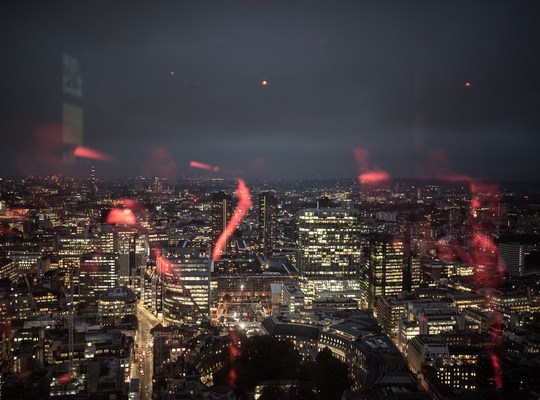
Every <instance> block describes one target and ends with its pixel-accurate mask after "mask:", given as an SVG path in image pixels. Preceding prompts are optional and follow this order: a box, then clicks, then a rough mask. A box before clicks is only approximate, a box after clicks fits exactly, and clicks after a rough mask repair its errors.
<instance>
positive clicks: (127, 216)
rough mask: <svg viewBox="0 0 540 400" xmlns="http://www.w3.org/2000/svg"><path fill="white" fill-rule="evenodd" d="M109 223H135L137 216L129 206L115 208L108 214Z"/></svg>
mask: <svg viewBox="0 0 540 400" xmlns="http://www.w3.org/2000/svg"><path fill="white" fill-rule="evenodd" d="M106 222H107V223H108V224H119V225H135V224H136V223H137V218H135V214H133V211H131V210H130V209H129V208H113V209H112V210H111V211H110V212H109V215H107V221H106Z"/></svg>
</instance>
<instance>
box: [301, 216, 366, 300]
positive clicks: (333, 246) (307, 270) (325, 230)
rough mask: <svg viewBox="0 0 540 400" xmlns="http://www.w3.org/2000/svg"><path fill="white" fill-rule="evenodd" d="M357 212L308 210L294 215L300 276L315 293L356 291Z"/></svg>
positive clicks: (360, 257) (357, 285) (358, 255)
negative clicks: (311, 286)
mask: <svg viewBox="0 0 540 400" xmlns="http://www.w3.org/2000/svg"><path fill="white" fill-rule="evenodd" d="M358 221H359V213H358V210H355V209H341V208H324V209H319V208H312V209H306V210H302V211H300V213H299V216H298V244H299V248H300V252H301V263H300V269H301V274H302V275H303V276H304V277H305V278H307V279H308V280H310V281H314V282H316V283H317V288H318V289H319V290H330V291H340V290H347V289H353V290H356V289H359V281H358V277H359V275H358V273H359V269H360V263H361V259H362V248H361V245H360V243H361V241H360V226H359V223H358Z"/></svg>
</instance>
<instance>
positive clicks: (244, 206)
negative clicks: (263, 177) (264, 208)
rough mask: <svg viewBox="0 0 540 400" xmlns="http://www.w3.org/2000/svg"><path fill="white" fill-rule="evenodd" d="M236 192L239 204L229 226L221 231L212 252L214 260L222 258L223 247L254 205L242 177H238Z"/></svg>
mask: <svg viewBox="0 0 540 400" xmlns="http://www.w3.org/2000/svg"><path fill="white" fill-rule="evenodd" d="M234 194H235V195H236V197H237V198H238V205H237V206H236V208H235V210H234V213H233V216H232V217H231V220H230V221H229V222H228V223H227V227H226V228H225V230H224V231H223V232H221V235H219V238H218V240H217V242H216V246H215V247H214V251H213V252H212V259H213V260H214V261H218V260H219V259H221V255H222V254H223V249H224V248H225V245H226V244H227V241H228V240H229V238H230V237H231V236H232V234H233V232H234V231H235V230H236V228H238V225H240V223H241V222H242V221H243V219H244V217H245V216H246V214H247V213H248V211H249V209H250V208H251V205H252V202H251V195H250V193H249V189H248V188H247V186H246V184H245V182H244V181H243V180H242V179H240V178H238V187H237V188H236V190H235V192H234Z"/></svg>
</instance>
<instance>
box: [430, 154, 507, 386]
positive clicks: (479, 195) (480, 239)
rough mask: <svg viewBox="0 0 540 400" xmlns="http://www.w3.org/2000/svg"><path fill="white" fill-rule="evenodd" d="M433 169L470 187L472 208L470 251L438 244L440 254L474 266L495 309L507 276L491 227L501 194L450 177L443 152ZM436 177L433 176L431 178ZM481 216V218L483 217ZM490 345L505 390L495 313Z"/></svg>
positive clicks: (498, 381)
mask: <svg viewBox="0 0 540 400" xmlns="http://www.w3.org/2000/svg"><path fill="white" fill-rule="evenodd" d="M429 161H430V164H431V165H430V169H431V171H432V172H433V173H434V174H435V175H437V174H439V173H440V174H441V175H442V176H441V175H438V176H436V177H439V178H441V177H442V178H443V180H445V181H447V182H453V183H459V182H463V183H465V184H468V185H469V189H470V193H471V200H470V205H469V216H470V217H469V224H470V226H471V228H472V235H471V242H470V246H469V249H468V250H465V249H464V248H463V247H461V246H459V245H456V244H450V243H443V242H438V243H437V252H438V254H439V257H440V258H441V259H443V260H452V259H455V258H456V257H457V258H460V259H461V260H462V261H464V262H466V263H468V264H470V265H472V266H474V269H475V274H474V279H475V282H476V284H477V285H478V286H482V287H485V288H486V289H487V291H488V292H487V293H486V296H487V306H488V307H489V308H491V309H493V308H494V307H495V304H494V303H493V296H491V292H492V291H493V290H494V289H495V288H497V287H498V286H499V285H500V282H501V279H502V277H503V276H504V272H505V267H504V265H503V264H501V263H499V261H498V247H497V244H496V243H495V242H494V240H493V238H492V237H491V234H490V231H489V228H488V227H489V226H490V224H491V226H496V224H499V221H498V220H497V218H498V216H499V215H500V212H501V204H500V191H499V188H498V186H497V185H495V184H492V183H486V182H481V181H478V180H475V179H473V178H471V177H469V176H466V175H454V174H450V173H448V171H449V168H448V160H447V158H446V155H445V154H444V153H442V152H441V151H438V150H437V151H432V152H430V154H429ZM432 176H433V175H432ZM481 215H482V217H481ZM491 319H492V321H491V322H492V323H491V327H490V329H491V331H490V332H491V333H490V337H491V343H490V346H489V348H488V351H489V354H490V359H491V364H492V366H493V371H494V383H495V387H496V388H498V389H500V388H502V386H503V381H502V373H501V363H500V357H499V353H500V351H501V350H502V317H501V315H500V313H498V312H494V313H493V314H492V316H491Z"/></svg>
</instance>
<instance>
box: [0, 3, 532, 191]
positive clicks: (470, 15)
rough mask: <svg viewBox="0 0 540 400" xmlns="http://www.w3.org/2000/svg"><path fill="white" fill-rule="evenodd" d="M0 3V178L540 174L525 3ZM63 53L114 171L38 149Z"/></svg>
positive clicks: (47, 128)
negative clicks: (73, 63)
mask: <svg viewBox="0 0 540 400" xmlns="http://www.w3.org/2000/svg"><path fill="white" fill-rule="evenodd" d="M11 3H12V4H11V5H8V6H4V7H3V10H2V15H1V16H0V21H1V24H0V32H1V36H0V37H1V38H0V41H1V42H2V49H3V52H2V53H3V56H2V61H1V62H0V87H1V92H2V107H1V110H0V121H1V124H0V129H1V134H2V139H3V144H2V146H1V149H0V168H1V170H0V176H4V177H8V176H23V175H25V174H28V173H54V172H64V173H66V174H70V173H75V174H81V173H82V172H81V171H84V173H86V171H87V170H89V167H88V166H89V165H92V164H95V165H96V171H97V174H98V176H102V177H115V176H120V177H123V176H135V175H140V174H144V175H148V176H151V175H158V176H166V177H175V176H176V177H182V176H195V175H205V176H212V175H216V176H242V177H245V178H254V177H263V178H317V177H323V178H326V177H352V176H356V175H357V174H358V172H359V166H358V165H357V161H356V160H355V157H354V149H355V148H363V149H366V150H367V152H368V154H369V164H370V166H371V167H373V168H380V169H383V170H385V171H387V172H388V173H389V174H390V175H391V176H392V177H429V176H433V175H434V174H435V173H436V172H437V171H444V172H445V173H447V172H448V173H449V172H452V173H460V174H467V175H470V176H472V177H475V178H486V179H513V180H529V179H540V168H539V167H540V162H539V161H538V160H539V157H538V149H539V148H540V112H539V108H540V107H539V106H540V100H539V99H540V77H539V71H540V52H539V51H538V43H539V42H540V24H539V23H538V15H540V14H539V11H540V5H537V4H538V2H536V1H531V2H527V1H519V2H518V1H510V0H509V1H494V0H489V1H470V0H468V1H403V0H401V1H384V0H383V1H361V0H357V1H325V2H320V1H313V0H309V1H291V0H289V1H247V0H246V1H227V0H223V1H212V2H211V1H208V2H206V1H196V2H190V1H170V2H150V1H145V2H142V1H138V2H94V1H92V2H87V1H70V2H67V1H54V2H43V1H40V2H15V1H13V2H11ZM63 53H66V54H69V55H71V56H73V57H75V58H77V59H78V60H79V61H80V63H81V71H82V81H83V83H82V85H83V86H82V87H83V97H82V99H80V100H77V101H76V102H75V103H76V105H80V106H81V107H82V108H83V112H84V137H83V143H82V144H83V145H84V146H85V147H89V148H91V149H94V150H98V151H100V152H104V153H106V154H107V155H109V156H110V157H112V158H114V159H115V161H113V162H110V161H89V160H88V161H84V160H79V161H77V162H75V161H73V159H70V157H69V155H66V153H65V151H66V150H65V149H59V148H57V146H54V145H53V144H51V141H53V142H54V140H55V139H54V138H55V137H56V136H55V133H51V132H53V131H55V129H56V128H55V126H56V127H58V126H60V125H61V124H62V103H63V102H65V101H66V99H67V100H69V98H68V97H66V96H65V95H64V94H63V93H62V83H61V72H62V54H63ZM263 81H267V82H266V83H267V84H266V85H265V84H263ZM44 153H45V155H44ZM48 153H50V154H48ZM47 154H48V155H47ZM192 160H196V161H199V162H203V163H207V164H210V165H211V166H219V167H220V172H219V173H214V172H212V171H204V170H194V169H190V167H189V163H190V161H192ZM87 167H88V168H87Z"/></svg>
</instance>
